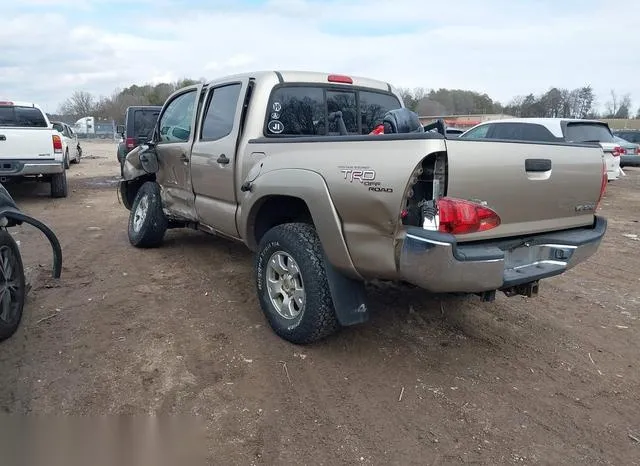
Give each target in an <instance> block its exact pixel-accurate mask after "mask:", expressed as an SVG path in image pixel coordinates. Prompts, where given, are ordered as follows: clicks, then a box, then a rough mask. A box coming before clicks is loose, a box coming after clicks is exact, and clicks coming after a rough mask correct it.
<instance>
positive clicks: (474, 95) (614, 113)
mask: <svg viewBox="0 0 640 466" xmlns="http://www.w3.org/2000/svg"><path fill="white" fill-rule="evenodd" d="M203 81H204V79H198V80H195V79H189V78H184V79H180V80H178V81H175V82H171V83H160V84H155V85H151V84H144V85H136V84H134V85H132V86H130V87H127V88H125V89H117V90H115V91H114V92H113V93H112V94H111V95H110V96H106V97H104V96H103V97H99V98H97V97H95V96H94V95H93V94H91V93H89V92H86V91H80V90H79V91H75V92H74V93H73V94H72V95H71V96H70V97H69V98H67V99H66V100H65V101H64V102H63V103H62V104H61V105H60V107H59V109H58V113H59V116H62V117H65V118H66V119H69V120H71V119H73V120H74V121H75V120H77V119H78V118H82V117H84V116H94V117H96V118H101V119H108V120H115V121H116V122H118V123H122V120H123V119H124V113H125V110H126V108H127V107H129V106H132V105H162V104H163V103H164V102H165V100H166V99H167V97H169V95H170V94H171V93H172V92H174V91H175V90H177V89H180V88H181V87H184V86H188V85H191V84H195V83H198V82H203ZM399 92H400V94H401V95H402V98H403V100H404V103H405V105H406V106H407V107H408V108H409V109H411V110H413V111H414V112H416V113H418V114H419V115H421V116H441V115H468V114H488V113H506V114H509V115H513V116H516V117H562V118H631V117H635V118H640V108H639V109H637V111H636V112H635V113H633V111H632V108H631V96H630V95H629V94H625V95H622V96H619V95H618V94H617V93H616V92H615V91H613V90H612V91H611V93H610V97H609V99H608V100H607V102H606V103H605V105H604V111H603V112H598V109H597V105H596V99H595V95H594V92H593V89H592V88H591V86H584V87H579V88H576V89H563V88H557V87H552V88H550V89H549V90H548V91H547V92H545V93H542V94H539V95H535V94H533V93H531V94H527V95H522V96H517V97H514V98H513V99H512V100H511V101H510V102H509V103H507V104H506V105H503V104H502V103H500V102H499V101H497V100H493V99H492V98H491V97H490V96H489V95H487V94H486V93H479V92H475V91H469V90H464V89H443V88H441V89H425V88H423V87H418V88H414V89H408V88H400V89H399Z"/></svg>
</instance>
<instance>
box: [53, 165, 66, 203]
mask: <svg viewBox="0 0 640 466" xmlns="http://www.w3.org/2000/svg"><path fill="white" fill-rule="evenodd" d="M68 194H69V190H68V187H67V170H66V169H64V170H62V173H56V174H55V175H52V176H51V197H67V195H68Z"/></svg>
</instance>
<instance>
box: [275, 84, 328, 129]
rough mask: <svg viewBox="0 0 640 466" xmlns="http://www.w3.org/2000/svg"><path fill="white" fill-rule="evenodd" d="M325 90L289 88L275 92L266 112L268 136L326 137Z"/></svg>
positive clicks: (300, 87) (299, 87) (282, 88)
mask: <svg viewBox="0 0 640 466" xmlns="http://www.w3.org/2000/svg"><path fill="white" fill-rule="evenodd" d="M325 116H326V113H325V107H324V90H323V89H322V88H319V87H304V86H290V87H281V88H279V89H276V90H275V91H274V92H273V94H272V95H271V101H270V103H269V109H268V119H267V134H271V135H295V136H318V135H324V134H326V128H325Z"/></svg>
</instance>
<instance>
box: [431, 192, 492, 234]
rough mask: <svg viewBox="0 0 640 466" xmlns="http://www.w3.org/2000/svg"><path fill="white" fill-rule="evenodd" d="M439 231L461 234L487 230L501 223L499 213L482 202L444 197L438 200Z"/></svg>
mask: <svg viewBox="0 0 640 466" xmlns="http://www.w3.org/2000/svg"><path fill="white" fill-rule="evenodd" d="M438 213H439V217H440V218H439V226H438V231H440V232H442V233H451V234H453V235H461V234H465V233H476V232H479V231H487V230H491V229H492V228H495V227H497V226H498V225H500V217H499V216H498V214H497V213H495V212H494V211H493V210H491V209H490V208H488V207H485V206H483V205H481V204H478V203H475V202H471V201H466V200H464V199H454V198H450V197H443V198H441V199H439V200H438Z"/></svg>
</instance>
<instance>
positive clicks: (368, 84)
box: [119, 71, 607, 343]
mask: <svg viewBox="0 0 640 466" xmlns="http://www.w3.org/2000/svg"><path fill="white" fill-rule="evenodd" d="M356 116H360V117H359V118H356ZM380 120H382V121H383V125H382V126H383V127H384V132H383V133H382V134H378V133H377V132H374V133H373V134H371V133H372V131H373V130H374V128H377V126H378V125H379V123H378V122H379V121H380ZM436 123H437V124H436V126H437V127H438V128H439V132H432V131H429V130H428V129H427V128H425V127H423V126H422V125H421V124H420V121H419V119H418V117H417V115H416V114H415V113H413V112H410V111H408V110H407V109H406V108H404V104H403V102H402V99H401V97H400V94H399V93H398V92H397V91H396V90H394V89H393V87H392V86H391V85H390V84H388V83H386V82H381V81H377V80H373V79H367V78H358V77H351V76H343V75H329V74H326V73H317V72H316V73H314V72H295V71H286V72H285V71H283V72H275V71H272V72H255V73H246V74H239V75H234V76H230V77H223V78H220V79H217V80H215V81H212V82H209V83H207V84H194V85H192V86H186V87H184V88H182V89H179V90H177V91H176V92H175V93H173V94H172V95H171V96H170V97H169V98H168V99H167V101H166V103H165V104H164V106H163V108H162V111H161V112H160V117H159V119H158V122H157V124H156V126H155V129H154V131H153V133H152V137H151V139H150V140H149V141H148V142H147V143H146V144H143V145H141V146H139V147H137V148H136V149H134V150H133V151H131V152H129V153H128V154H127V156H126V159H125V163H124V168H123V180H122V181H121V182H120V184H119V191H120V197H121V198H122V200H123V204H124V206H125V207H126V208H127V209H129V210H130V215H129V222H128V237H129V242H130V243H131V244H132V245H133V246H135V247H137V248H149V247H158V246H160V245H161V244H162V241H163V238H164V235H165V232H166V230H167V229H169V228H193V229H197V230H200V231H204V232H207V233H211V234H216V235H219V236H221V237H225V238H229V239H233V240H236V241H239V242H242V243H244V244H245V245H246V246H247V247H248V248H249V249H250V250H252V251H254V252H255V253H256V259H255V268H254V270H255V286H256V293H257V296H258V300H259V303H260V307H261V308H262V311H263V312H264V314H265V316H266V318H267V320H268V321H269V323H270V325H271V328H272V329H273V330H274V331H275V333H277V334H278V335H280V336H281V337H282V338H284V339H286V340H289V341H291V342H294V343H309V342H312V341H316V340H319V339H321V338H323V337H325V336H327V335H329V334H331V333H333V332H334V331H336V330H337V329H338V328H339V327H340V326H343V325H353V324H357V323H361V322H364V321H366V320H367V318H368V306H367V301H366V296H365V288H364V281H365V280H370V279H382V280H398V281H400V280H401V281H405V282H408V283H411V284H413V285H416V286H419V287H422V288H425V289H427V290H429V291H432V292H442V293H446V292H464V293H476V294H478V295H480V296H481V299H483V300H485V301H491V300H493V299H494V298H495V294H496V292H497V291H501V292H504V293H505V294H506V295H507V296H515V295H525V296H533V295H535V294H536V293H537V292H538V285H539V281H540V280H542V279H545V278H547V277H552V276H556V275H559V274H562V273H564V272H566V271H567V270H569V269H571V268H572V267H574V266H575V265H577V264H579V263H581V262H583V261H585V260H586V259H587V258H588V257H590V256H591V255H592V254H594V253H595V252H596V250H597V249H598V247H599V244H600V242H601V239H602V237H603V235H604V234H605V231H606V225H607V222H606V220H605V219H604V218H603V217H601V216H598V215H596V210H597V208H598V204H599V202H600V200H601V199H602V196H603V193H604V190H605V188H606V184H607V183H606V180H607V178H606V172H605V166H604V163H603V154H602V149H601V148H600V147H598V146H596V145H585V144H566V143H565V144H560V143H552V144H536V143H523V142H522V141H489V140H467V139H459V138H454V139H447V138H445V137H444V133H445V127H444V122H443V121H441V120H440V121H438V122H436ZM389 133H390V134H389ZM551 171H553V176H549V175H550V173H551Z"/></svg>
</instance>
